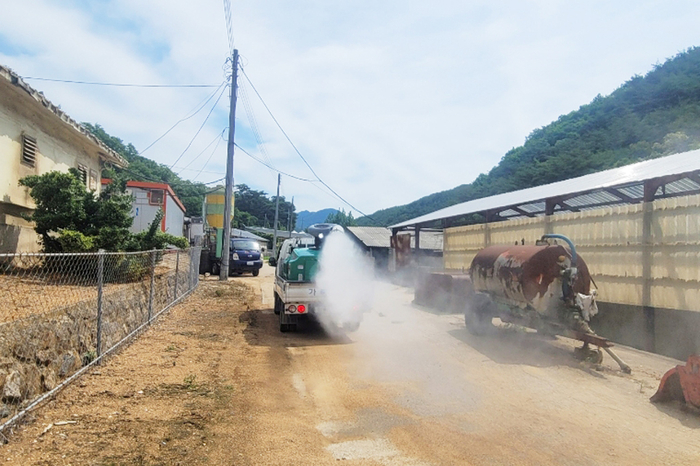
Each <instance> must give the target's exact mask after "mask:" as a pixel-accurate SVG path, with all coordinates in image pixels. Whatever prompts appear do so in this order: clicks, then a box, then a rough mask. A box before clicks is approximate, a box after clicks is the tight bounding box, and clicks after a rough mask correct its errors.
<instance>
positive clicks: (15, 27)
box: [0, 0, 700, 213]
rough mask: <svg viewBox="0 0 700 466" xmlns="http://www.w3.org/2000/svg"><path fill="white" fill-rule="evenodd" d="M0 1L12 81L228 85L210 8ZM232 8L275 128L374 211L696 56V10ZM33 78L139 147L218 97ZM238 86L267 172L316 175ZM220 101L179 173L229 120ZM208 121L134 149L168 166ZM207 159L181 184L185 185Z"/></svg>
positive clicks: (422, 5)
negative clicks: (653, 71)
mask: <svg viewBox="0 0 700 466" xmlns="http://www.w3.org/2000/svg"><path fill="white" fill-rule="evenodd" d="M3 3H7V5H4V6H3V15H1V16H0V31H1V32H0V62H1V63H3V64H6V65H9V66H10V67H12V68H13V69H15V71H17V72H18V73H20V74H22V75H24V76H43V77H53V78H63V79H75V80H84V81H105V82H139V83H217V84H218V83H220V82H221V81H222V80H223V79H224V72H223V70H222V65H223V62H224V60H225V58H226V55H227V50H228V43H227V36H226V27H225V23H224V11H223V6H222V2H221V1H219V0H206V1H204V0H203V1H200V2H186V1H183V0H170V1H166V0H151V1H148V2H143V1H139V0H112V1H108V2H99V3H95V2H87V1H83V0H74V1H72V2H69V1H68V2H67V1H59V0H25V1H23V2H10V1H6V2H3ZM232 8H233V31H234V36H235V40H236V46H237V47H238V48H239V50H240V52H241V56H242V63H243V65H244V66H245V69H246V72H247V73H248V75H249V76H250V78H251V79H252V80H253V83H254V84H255V86H256V87H257V89H258V90H259V91H260V92H261V94H262V95H263V98H264V99H265V101H266V102H267V104H268V105H269V106H270V108H271V109H272V111H273V112H274V114H275V116H276V117H277V119H278V121H279V122H280V123H281V124H282V125H283V127H284V128H285V130H286V131H287V133H288V134H289V135H290V137H291V138H292V140H293V141H294V142H295V144H296V145H297V147H298V148H299V149H300V150H301V151H302V153H303V154H304V156H305V157H306V158H307V160H308V161H309V162H310V163H311V165H312V166H313V167H314V169H315V170H316V172H317V173H318V174H319V175H320V176H321V177H322V178H323V179H324V180H325V181H326V182H327V183H328V184H329V185H330V186H332V187H333V189H335V190H336V191H337V192H339V193H340V194H341V195H343V196H344V197H346V198H347V199H348V200H349V201H350V202H351V203H353V204H354V205H355V206H357V207H358V208H360V209H362V210H363V211H365V212H368V213H369V212H372V211H374V210H377V209H379V208H385V207H390V206H393V205H396V204H403V203H407V202H410V201H412V200H415V199H417V198H419V197H421V196H423V195H426V194H430V193H432V192H436V191H442V190H445V189H449V188H452V187H454V186H456V185H459V184H462V183H466V182H469V181H471V180H473V179H474V178H475V177H476V176H478V174H479V173H481V172H485V171H488V170H489V168H490V167H492V166H493V165H495V164H496V163H497V162H498V160H499V159H500V158H501V157H502V156H503V155H504V154H505V152H506V151H507V150H509V149H510V148H512V147H514V146H518V145H520V144H522V143H523V142H524V139H525V137H526V136H527V135H528V134H529V133H530V132H531V131H532V130H533V129H535V128H538V127H541V126H544V125H546V124H548V123H549V122H551V121H553V120H554V119H556V118H557V117H558V116H559V115H561V114H564V113H568V112H570V111H572V110H575V109H576V108H578V107H579V106H580V105H582V104H585V103H587V102H589V101H590V100H591V99H592V98H593V97H595V95H597V94H598V93H601V94H608V93H610V92H611V91H613V90H614V89H615V88H616V87H618V86H619V85H620V84H622V83H623V82H624V81H625V80H627V79H629V78H630V77H631V76H632V75H634V74H643V73H645V72H647V71H648V70H649V69H650V68H651V66H652V65H653V64H654V63H656V62H662V61H663V60H664V59H666V58H668V57H670V56H673V55H674V54H675V53H677V52H678V51H680V50H682V49H685V48H687V47H689V46H693V45H696V44H695V43H694V42H693V41H694V40H696V39H695V36H694V30H695V25H694V18H696V17H698V13H700V11H699V10H700V5H696V4H695V2H690V1H676V2H664V3H663V4H662V3H659V2H655V1H641V2H632V1H626V2H615V3H614V4H613V3H610V2H603V1H592V2H586V3H585V4H584V3H577V2H561V1H554V0H551V1H548V0H541V1H530V2H518V1H514V0H511V1H504V2H498V3H494V2H486V1H471V2H456V1H431V2H427V1H424V2H410V3H407V2H398V1H386V2H370V1H361V2H322V1H298V2H282V1H268V2H256V1H250V0H243V1H239V2H232ZM29 17H31V18H32V28H28V27H27V18H29ZM31 84H32V85H34V86H35V87H36V88H38V89H40V90H42V91H44V92H45V94H46V95H47V96H48V97H49V99H51V100H52V101H54V102H55V103H57V104H60V105H61V106H62V108H63V109H64V110H66V111H67V112H68V113H69V114H70V115H71V116H73V117H74V118H76V119H78V120H81V121H90V122H98V123H100V124H102V125H103V126H104V127H105V128H106V129H107V130H108V131H109V132H110V133H112V134H114V135H115V136H118V137H121V138H122V139H124V140H125V141H127V142H132V143H134V145H135V146H136V147H137V148H140V149H142V148H144V147H146V146H147V145H148V144H149V143H151V142H152V141H153V140H155V139H156V138H157V137H158V136H160V135H161V134H162V133H163V132H164V131H165V130H167V129H168V128H169V127H170V126H171V125H172V124H173V123H174V122H175V121H177V120H179V119H180V118H182V117H183V116H185V115H186V114H187V113H188V112H189V111H190V110H191V109H192V108H194V107H195V106H196V105H197V104H198V103H199V102H201V101H202V100H203V99H204V98H205V97H206V96H207V95H208V94H209V93H210V92H212V89H200V90H191V89H187V90H183V89H132V88H128V89H124V88H104V87H101V88H98V87H88V86H71V85H67V84H58V83H49V82H38V81H32V82H31ZM242 85H243V86H247V83H245V80H244V79H242ZM246 90H247V96H248V98H249V100H250V103H251V106H252V107H253V109H254V113H255V118H256V120H257V122H258V125H259V127H260V130H261V133H262V136H263V137H264V139H265V142H266V148H267V153H268V155H269V158H270V160H271V162H272V163H273V164H274V165H275V166H276V167H278V168H279V169H281V170H284V171H286V172H289V173H292V174H295V175H299V176H303V177H311V176H312V175H311V173H310V172H309V170H308V169H307V168H306V167H305V166H304V164H303V162H302V161H301V160H300V159H299V157H298V156H297V155H296V154H295V153H294V151H293V150H292V149H291V147H290V146H289V144H288V143H287V142H286V141H285V140H284V137H283V136H282V135H281V134H280V132H279V131H278V130H277V128H276V127H275V125H274V123H273V122H272V121H271V119H270V118H269V116H268V115H267V113H266V111H265V109H264V108H263V107H262V105H261V104H260V102H259V101H257V98H256V97H255V95H254V93H253V92H252V89H250V87H246ZM226 97H227V94H226V95H225V96H224V97H223V98H222V102H221V103H220V105H219V106H218V110H217V111H215V112H214V114H213V115H212V118H211V119H210V121H209V122H208V124H207V125H206V127H205V128H204V129H203V131H202V133H201V134H200V136H199V137H198V138H197V139H196V140H195V142H194V143H193V145H192V148H191V150H190V151H188V153H187V154H186V155H185V156H183V158H182V160H181V161H180V162H178V164H177V166H180V167H181V166H185V165H187V164H188V163H190V162H191V161H192V159H193V158H194V157H195V155H197V154H198V153H200V151H202V150H203V149H204V148H205V146H207V144H209V143H210V142H211V141H212V140H213V139H214V138H215V137H216V134H217V133H219V132H220V131H221V130H222V129H223V128H225V127H226V125H227V109H228V105H227V103H226V102H225V101H226ZM207 111H208V108H207V109H205V110H203V111H202V112H200V114H198V115H197V116H196V117H194V118H192V119H190V120H188V121H187V122H185V123H183V124H181V125H179V126H178V128H177V129H176V130H174V131H173V132H172V133H170V134H169V135H168V136H167V137H166V138H164V139H163V140H162V141H161V142H159V143H158V144H157V145H156V146H154V147H153V148H152V149H150V150H149V151H148V152H146V154H145V155H147V156H149V157H151V158H154V159H155V160H157V161H158V162H161V163H168V164H170V163H172V161H174V159H175V158H176V157H177V156H179V155H180V153H181V152H182V151H183V150H184V148H185V147H186V145H187V144H188V142H189V141H190V139H191V137H192V136H193V135H194V133H195V132H196V131H197V128H198V127H199V125H200V124H201V123H202V121H203V118H204V115H205V114H206V112H207ZM237 124H238V128H237V132H236V135H237V141H239V143H240V144H241V145H243V146H244V147H246V148H249V149H251V150H255V147H254V144H253V143H252V141H253V139H252V136H251V133H250V131H249V128H248V127H247V126H248V119H247V117H246V115H245V112H244V107H243V106H242V105H241V104H240V102H239V106H238V119H237ZM225 151H226V144H225V143H221V144H219V146H218V148H217V150H216V152H215V155H214V156H213V157H212V159H211V161H210V162H209V164H208V165H207V167H206V168H205V172H203V173H202V174H200V175H199V177H198V180H202V181H209V180H213V179H216V178H220V177H221V176H223V171H224V166H225ZM210 153H211V152H210V151H209V150H208V151H205V152H203V154H202V156H201V157H199V158H198V159H197V160H196V161H194V162H192V163H191V164H190V166H189V168H190V169H191V170H186V171H183V172H182V175H183V176H186V177H194V176H195V175H196V174H197V171H193V170H195V169H196V170H199V169H201V168H202V166H203V164H204V161H205V160H206V159H207V158H208V157H209V155H210ZM209 172H214V173H209ZM220 174H221V175H220ZM235 176H236V182H238V183H246V184H248V185H250V186H251V187H254V188H256V189H264V190H266V191H267V192H274V190H275V181H276V176H275V174H274V173H273V172H271V171H270V170H268V169H267V168H265V167H263V166H261V165H260V164H258V163H257V162H255V161H253V160H251V159H249V158H248V157H247V156H245V155H243V154H241V153H240V152H239V153H238V155H237V156H236V162H235ZM283 186H284V187H283V192H284V194H285V195H286V196H287V197H291V196H295V200H296V203H297V205H298V207H299V209H300V210H303V209H309V210H316V209H320V208H324V207H329V206H333V207H340V206H341V205H342V204H341V203H340V201H338V200H334V199H333V198H332V197H330V196H327V195H324V194H322V192H321V191H320V190H318V189H315V188H313V187H311V186H309V184H308V183H302V182H298V181H294V180H291V179H287V178H285V179H284V181H283Z"/></svg>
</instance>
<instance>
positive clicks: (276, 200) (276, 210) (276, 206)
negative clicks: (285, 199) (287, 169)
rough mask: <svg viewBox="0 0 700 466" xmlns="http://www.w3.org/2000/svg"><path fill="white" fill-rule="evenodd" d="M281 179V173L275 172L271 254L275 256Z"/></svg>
mask: <svg viewBox="0 0 700 466" xmlns="http://www.w3.org/2000/svg"><path fill="white" fill-rule="evenodd" d="M281 181H282V174H280V173H278V174H277V197H276V198H275V224H274V225H273V227H274V228H275V234H274V235H273V236H272V255H273V257H277V219H278V218H279V210H280V182H281Z"/></svg>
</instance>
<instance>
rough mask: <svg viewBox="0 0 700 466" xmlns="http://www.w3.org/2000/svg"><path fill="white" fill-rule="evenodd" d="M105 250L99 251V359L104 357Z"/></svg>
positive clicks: (97, 349)
mask: <svg viewBox="0 0 700 466" xmlns="http://www.w3.org/2000/svg"><path fill="white" fill-rule="evenodd" d="M104 272H105V250H104V249H100V250H99V251H97V348H96V350H95V351H96V353H97V357H98V358H99V357H100V356H101V355H102V291H103V288H104Z"/></svg>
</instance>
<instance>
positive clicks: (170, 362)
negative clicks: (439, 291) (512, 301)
mask: <svg viewBox="0 0 700 466" xmlns="http://www.w3.org/2000/svg"><path fill="white" fill-rule="evenodd" d="M271 284H272V276H271V269H270V268H268V267H265V268H264V269H263V273H261V275H260V276H259V277H249V276H245V277H239V278H235V279H231V280H229V281H228V282H225V283H221V282H218V281H217V280H215V279H212V278H209V279H206V280H204V281H203V282H202V284H201V286H200V288H199V289H198V290H197V291H196V292H195V293H194V294H193V295H192V296H190V297H189V298H188V299H187V300H185V301H184V302H183V303H182V304H180V305H178V306H176V307H175V308H173V310H172V311H171V312H170V313H169V314H168V315H165V316H163V317H162V318H161V319H160V320H159V321H158V322H157V323H156V324H155V325H154V326H153V327H152V328H151V329H149V330H148V331H147V332H146V333H144V334H143V335H142V336H141V337H140V338H139V339H138V340H137V341H135V342H134V343H133V344H132V345H130V346H129V347H128V348H125V349H124V350H122V351H121V353H120V354H118V355H116V356H114V357H113V358H111V359H110V360H108V361H107V362H105V363H104V364H103V365H102V366H101V367H98V368H97V369H96V370H94V371H92V373H90V374H89V375H86V376H85V377H83V378H82V379H81V380H80V381H78V382H77V383H76V384H74V385H72V386H71V387H68V388H67V389H66V390H64V391H63V392H62V393H60V394H59V395H58V397H57V398H56V399H55V400H54V401H52V402H50V403H49V404H48V405H46V406H44V407H43V408H41V409H40V410H38V411H37V412H36V413H35V414H34V415H33V416H32V418H31V419H29V421H28V422H27V423H26V424H25V425H24V426H22V427H21V428H20V429H18V431H17V432H16V433H15V435H14V436H12V438H11V439H10V443H9V444H7V445H5V446H3V447H2V450H0V452H1V453H0V455H1V456H0V460H2V459H3V458H4V459H5V460H6V461H7V464H41V465H49V464H51V465H54V464H55V465H61V464H81V465H82V464H95V465H111V464H148V465H159V464H163V465H170V464H183V465H184V464H188V465H189V464H241V465H307V464H308V465H324V464H338V462H339V461H342V462H343V463H345V464H351V465H441V464H484V465H491V464H506V465H510V464H514V465H520V464H523V465H525V464H527V465H530V464H532V465H540V464H545V465H548V464H551V465H559V464H570V465H599V464H630V465H632V464H634V465H645V464H649V465H652V464H653V465H657V464H679V465H681V464H682V465H686V464H700V436H699V434H700V430H699V429H700V418H698V416H697V415H695V414H692V413H687V412H684V411H682V410H681V409H680V408H679V407H678V406H677V405H673V404H672V405H662V406H656V405H652V404H651V403H649V402H648V398H649V396H651V394H652V393H653V392H654V390H655V388H656V385H657V384H658V379H659V378H660V376H661V375H662V374H663V372H664V371H665V370H667V369H669V368H670V367H672V366H673V365H674V364H677V363H678V362H677V361H674V360H671V359H668V358H663V357H659V356H655V355H650V354H647V353H643V352H639V351H633V350H629V349H625V348H620V349H619V353H620V355H621V356H622V357H623V358H625V359H626V360H627V361H628V362H629V363H630V365H631V366H632V368H633V374H632V375H626V374H622V373H621V372H620V371H619V370H618V369H617V367H616V365H614V362H612V361H609V358H608V360H606V361H605V362H604V364H603V366H602V367H598V368H596V367H593V366H590V365H587V364H584V363H579V362H577V361H575V360H574V359H573V358H572V357H571V350H572V348H573V342H571V341H568V340H563V339H559V340H555V341H552V340H544V339H541V338H539V337H537V335H534V334H531V333H528V332H523V331H519V330H517V329H512V328H503V329H499V331H498V332H497V335H495V336H491V337H479V338H477V337H473V336H471V335H469V334H468V333H467V332H466V331H465V329H464V324H463V322H462V321H461V317H460V316H456V315H438V314H434V313H431V312H428V311H427V310H423V309H419V308H416V307H415V306H412V305H411V303H410V302H411V299H412V294H411V293H410V291H409V290H406V289H404V288H400V287H396V286H392V285H388V284H383V283H379V284H377V285H376V289H375V296H376V300H375V306H374V308H373V309H372V311H371V312H370V313H368V314H367V315H366V316H365V319H364V322H363V323H362V326H361V327H360V329H359V330H358V331H357V332H354V333H350V334H344V333H342V332H333V333H327V332H325V331H323V330H322V329H320V328H319V327H318V326H315V325H309V326H307V327H305V328H303V329H301V330H300V331H299V333H296V334H280V333H279V331H278V329H277V323H276V316H274V314H273V313H272V310H271V307H272V296H271V289H272V285H271ZM611 363H612V364H611Z"/></svg>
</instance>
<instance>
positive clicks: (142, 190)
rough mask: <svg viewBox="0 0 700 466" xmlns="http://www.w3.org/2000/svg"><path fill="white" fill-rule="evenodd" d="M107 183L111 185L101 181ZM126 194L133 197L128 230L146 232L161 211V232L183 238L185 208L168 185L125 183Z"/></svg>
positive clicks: (105, 182)
mask: <svg viewBox="0 0 700 466" xmlns="http://www.w3.org/2000/svg"><path fill="white" fill-rule="evenodd" d="M107 183H111V180H107V179H103V180H102V184H107ZM126 192H127V193H128V194H131V195H132V196H133V197H134V202H133V203H132V205H131V216H132V217H134V223H133V224H132V225H131V228H130V231H131V232H132V233H140V232H142V231H145V230H148V227H149V226H150V225H151V223H153V219H155V218H156V214H157V213H158V211H159V210H160V209H163V220H161V222H160V229H161V231H163V232H166V233H170V234H171V235H174V236H185V232H184V228H185V206H184V205H183V204H182V202H180V199H178V197H177V196H176V195H175V192H174V191H173V189H172V188H171V187H170V185H168V184H165V183H152V182H149V181H127V182H126Z"/></svg>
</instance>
